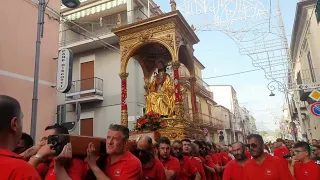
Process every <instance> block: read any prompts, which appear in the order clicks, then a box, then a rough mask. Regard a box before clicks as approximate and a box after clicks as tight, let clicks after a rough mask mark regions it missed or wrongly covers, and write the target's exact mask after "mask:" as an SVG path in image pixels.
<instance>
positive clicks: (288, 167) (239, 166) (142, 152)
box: [0, 95, 320, 180]
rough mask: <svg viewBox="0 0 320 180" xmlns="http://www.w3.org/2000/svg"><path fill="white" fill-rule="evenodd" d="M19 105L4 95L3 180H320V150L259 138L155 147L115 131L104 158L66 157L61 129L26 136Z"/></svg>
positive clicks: (0, 111) (91, 153)
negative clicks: (53, 139)
mask: <svg viewBox="0 0 320 180" xmlns="http://www.w3.org/2000/svg"><path fill="white" fill-rule="evenodd" d="M22 119H23V113H22V110H21V107H20V104H19V102H18V101H17V100H16V99H14V98H12V97H9V96H5V95H0V139H1V141H0V169H1V173H0V179H4V180H5V179H8V180H22V179H28V180H29V179H32V180H33V179H34V180H38V179H45V180H54V179H58V180H69V179H71V180H84V179H88V180H95V179H97V180H109V179H111V180H118V179H119V180H120V179H122V180H124V179H128V180H140V179H143V180H147V179H159V180H189V179H192V180H193V179H194V180H200V179H204V180H206V179H207V180H269V179H270V180H271V179H272V180H294V179H296V180H320V163H319V162H320V144H319V141H317V140H312V142H311V143H310V144H309V143H307V142H302V141H301V142H300V141H298V142H294V141H291V140H282V139H277V140H276V142H274V143H265V142H264V140H263V138H262V137H261V136H260V135H258V134H251V135H249V136H248V137H247V141H248V143H247V144H244V143H241V142H236V143H233V144H232V145H221V144H215V143H212V142H207V141H205V140H202V139H199V140H190V139H183V140H174V141H170V140H169V138H167V137H160V139H159V140H158V141H155V140H154V139H152V138H151V137H149V136H146V135H143V136H141V137H139V139H137V140H134V141H130V140H129V129H128V128H127V127H125V126H122V125H110V127H109V128H108V132H107V135H106V147H105V152H101V151H100V153H99V154H98V153H97V152H98V151H97V149H96V147H95V145H94V144H93V143H89V144H88V147H87V152H86V156H85V157H76V156H73V153H72V144H71V143H67V144H66V145H65V146H64V147H63V149H62V151H61V153H57V152H56V150H55V148H54V146H53V145H52V144H49V143H48V137H50V136H52V135H58V134H68V130H67V129H66V128H65V127H64V126H62V125H59V124H55V125H52V126H48V127H46V128H45V129H44V132H43V137H42V138H41V140H40V142H39V143H36V144H34V140H33V139H32V138H31V137H30V136H29V135H28V134H26V133H22V127H23V123H22V122H23V121H22Z"/></svg>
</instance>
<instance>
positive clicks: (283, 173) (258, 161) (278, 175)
mask: <svg viewBox="0 0 320 180" xmlns="http://www.w3.org/2000/svg"><path fill="white" fill-rule="evenodd" d="M247 139H248V144H249V151H250V154H251V156H252V157H253V159H250V160H248V162H247V163H246V164H245V165H244V180H259V179H261V180H262V179H273V180H292V179H293V177H292V176H291V174H290V171H289V168H288V166H284V165H283V163H282V161H281V160H280V159H279V158H277V157H274V156H271V155H269V154H267V153H265V152H264V146H265V145H264V141H263V138H262V137H261V136H260V135H259V134H250V135H249V136H248V138H247Z"/></svg>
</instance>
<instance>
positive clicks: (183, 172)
mask: <svg viewBox="0 0 320 180" xmlns="http://www.w3.org/2000/svg"><path fill="white" fill-rule="evenodd" d="M196 172H198V169H197V168H196V167H195V166H194V165H193V164H192V163H191V160H190V159H189V158H188V157H186V156H183V161H180V172H179V175H178V179H179V180H188V179H190V178H191V177H192V176H193V175H194V174H195V173H196Z"/></svg>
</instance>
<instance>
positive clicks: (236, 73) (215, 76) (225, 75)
mask: <svg viewBox="0 0 320 180" xmlns="http://www.w3.org/2000/svg"><path fill="white" fill-rule="evenodd" d="M260 70H261V69H252V70H248V71H242V72H236V73H232V74H225V75H220V76H213V77H207V78H202V79H214V78H220V77H227V76H234V75H238V74H244V73H249V72H254V71H260Z"/></svg>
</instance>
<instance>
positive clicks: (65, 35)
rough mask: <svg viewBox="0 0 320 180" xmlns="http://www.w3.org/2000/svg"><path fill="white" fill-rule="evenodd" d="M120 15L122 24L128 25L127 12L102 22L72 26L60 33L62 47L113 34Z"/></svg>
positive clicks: (103, 18)
mask: <svg viewBox="0 0 320 180" xmlns="http://www.w3.org/2000/svg"><path fill="white" fill-rule="evenodd" d="M118 14H120V16H121V24H122V25H125V24H127V12H124V11H123V12H120V13H117V14H112V15H110V16H106V17H102V18H101V21H100V20H99V19H98V20H95V21H90V22H86V23H81V24H80V26H81V28H80V27H79V26H76V25H71V24H70V26H68V27H66V29H65V30H62V31H60V33H61V34H60V35H61V39H60V46H61V47H62V46H68V45H70V44H73V43H76V42H80V41H85V40H90V39H91V40H92V39H93V38H96V37H99V38H100V37H102V36H105V35H108V34H111V33H112V32H111V30H112V29H113V28H115V27H117V20H118Z"/></svg>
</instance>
